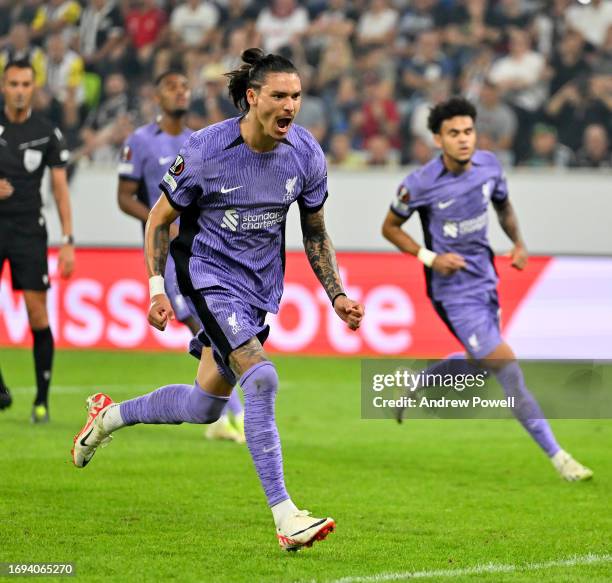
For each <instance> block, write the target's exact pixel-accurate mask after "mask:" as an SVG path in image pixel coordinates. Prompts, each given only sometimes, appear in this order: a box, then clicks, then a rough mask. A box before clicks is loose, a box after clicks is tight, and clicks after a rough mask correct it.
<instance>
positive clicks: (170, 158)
mask: <svg viewBox="0 0 612 583" xmlns="http://www.w3.org/2000/svg"><path fill="white" fill-rule="evenodd" d="M175 159H176V156H166V157H165V158H160V159H159V165H160V166H164V165H165V164H170V162H174V160H175Z"/></svg>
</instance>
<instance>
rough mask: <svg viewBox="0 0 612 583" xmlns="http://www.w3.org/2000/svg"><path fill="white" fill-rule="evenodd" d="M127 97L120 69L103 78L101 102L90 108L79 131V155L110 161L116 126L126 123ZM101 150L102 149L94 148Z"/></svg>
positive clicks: (115, 151)
mask: <svg viewBox="0 0 612 583" xmlns="http://www.w3.org/2000/svg"><path fill="white" fill-rule="evenodd" d="M130 106H131V103H130V99H129V96H128V90H127V83H126V80H125V77H124V76H123V75H122V74H121V73H111V74H110V75H108V77H107V78H106V80H105V82H104V98H103V100H102V103H101V104H100V105H99V106H98V107H97V108H96V109H95V110H94V111H92V112H91V113H90V114H89V116H88V117H87V119H86V120H85V127H84V128H83V131H82V132H81V136H82V139H83V143H84V148H83V152H82V154H83V155H86V156H90V157H92V158H93V159H96V158H97V159H99V160H104V161H107V162H109V161H112V159H113V157H114V155H115V154H116V153H117V151H118V150H116V148H119V146H120V145H121V142H117V139H118V138H117V135H118V133H121V132H118V131H117V129H118V128H116V127H115V124H119V127H126V126H127V125H129V116H128V113H129V110H130ZM102 149H104V150H105V151H104V152H103V153H100V152H97V150H102Z"/></svg>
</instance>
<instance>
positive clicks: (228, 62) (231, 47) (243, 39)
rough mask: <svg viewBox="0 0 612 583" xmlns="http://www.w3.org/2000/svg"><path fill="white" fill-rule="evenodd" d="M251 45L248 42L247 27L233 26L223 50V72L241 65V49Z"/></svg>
mask: <svg viewBox="0 0 612 583" xmlns="http://www.w3.org/2000/svg"><path fill="white" fill-rule="evenodd" d="M250 46H252V45H251V44H250V43H249V27H248V26H243V27H242V28H235V29H234V30H232V32H231V33H230V34H229V37H228V39H227V48H226V49H225V50H224V51H223V56H222V57H221V64H222V65H223V68H224V70H225V71H224V72H227V71H233V70H234V69H237V68H238V67H240V65H242V59H241V58H240V55H241V54H242V51H244V50H245V49H248V48H249V47H250Z"/></svg>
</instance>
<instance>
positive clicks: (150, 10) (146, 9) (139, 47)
mask: <svg viewBox="0 0 612 583" xmlns="http://www.w3.org/2000/svg"><path fill="white" fill-rule="evenodd" d="M166 20H167V18H166V13H165V12H164V11H163V10H162V9H161V8H159V7H158V6H157V3H156V0H135V1H133V2H132V7H131V9H130V10H128V12H127V14H126V15H125V28H126V30H127V33H128V36H129V37H130V41H131V43H132V47H133V48H134V49H135V51H136V56H137V58H138V61H139V63H141V64H142V65H148V64H149V63H150V62H151V59H152V58H153V52H154V51H155V49H156V47H157V45H158V44H159V42H160V41H161V40H162V38H163V35H162V33H163V31H164V28H165V26H166Z"/></svg>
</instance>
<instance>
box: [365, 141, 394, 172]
mask: <svg viewBox="0 0 612 583" xmlns="http://www.w3.org/2000/svg"><path fill="white" fill-rule="evenodd" d="M366 164H367V165H368V166H370V167H371V166H380V167H385V168H390V167H394V166H397V165H398V157H397V152H396V151H394V150H393V148H392V146H391V142H390V141H389V138H387V136H382V135H374V136H372V137H371V138H369V139H368V141H367V142H366Z"/></svg>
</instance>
